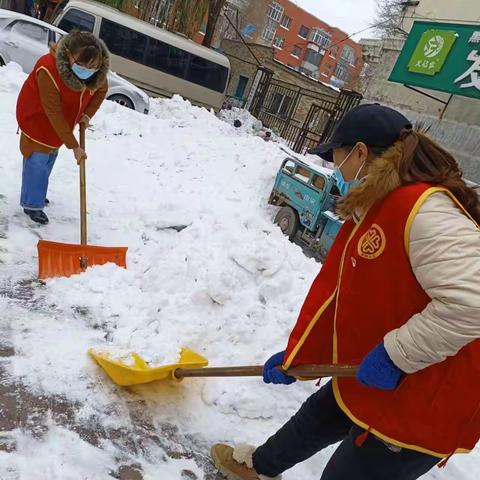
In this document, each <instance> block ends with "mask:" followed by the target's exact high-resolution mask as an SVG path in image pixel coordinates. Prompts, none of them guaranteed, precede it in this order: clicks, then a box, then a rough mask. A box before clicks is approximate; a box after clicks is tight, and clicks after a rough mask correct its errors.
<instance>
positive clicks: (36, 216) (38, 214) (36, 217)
mask: <svg viewBox="0 0 480 480" xmlns="http://www.w3.org/2000/svg"><path fill="white" fill-rule="evenodd" d="M23 211H24V212H25V214H27V215H28V216H29V217H30V218H31V219H32V220H33V221H34V222H36V223H39V224H40V225H46V224H47V223H48V217H47V215H46V214H45V212H43V211H42V210H29V209H28V208H24V209H23Z"/></svg>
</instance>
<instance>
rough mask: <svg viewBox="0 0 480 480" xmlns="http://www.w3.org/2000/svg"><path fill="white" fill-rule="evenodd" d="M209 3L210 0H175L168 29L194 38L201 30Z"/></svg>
mask: <svg viewBox="0 0 480 480" xmlns="http://www.w3.org/2000/svg"><path fill="white" fill-rule="evenodd" d="M209 3H211V1H210V2H209V0H175V1H174V3H173V6H172V8H171V11H170V18H169V21H168V25H167V28H168V29H169V30H171V31H173V32H178V33H183V34H184V35H186V36H187V37H188V38H193V37H194V36H195V34H196V33H197V32H198V31H199V30H200V27H201V25H202V22H203V19H204V18H205V15H206V14H207V10H208V8H209Z"/></svg>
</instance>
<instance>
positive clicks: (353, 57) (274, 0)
mask: <svg viewBox="0 0 480 480" xmlns="http://www.w3.org/2000/svg"><path fill="white" fill-rule="evenodd" d="M225 10H226V13H227V14H228V17H229V18H230V19H231V20H233V21H234V22H235V23H236V24H237V25H236V27H237V30H239V31H240V32H241V33H242V36H243V37H244V39H245V40H246V41H247V42H249V43H258V44H261V45H266V46H273V47H274V49H275V59H276V60H278V61H279V62H282V63H283V64H285V65H287V66H289V67H292V68H294V69H295V70H298V71H300V72H302V73H305V74H307V75H309V76H311V77H313V78H315V79H317V80H320V81H321V82H324V83H328V84H331V85H333V86H335V87H348V88H357V87H358V80H359V78H360V74H361V72H362V69H363V59H362V47H361V46H360V45H359V44H358V43H356V42H354V41H353V40H351V39H347V38H346V37H348V35H347V34H346V33H345V32H343V31H342V30H340V29H339V28H335V27H331V26H330V25H328V23H326V22H324V21H322V20H320V19H319V18H317V17H315V16H314V15H312V14H311V13H309V12H307V11H305V10H303V9H302V8H300V7H299V6H297V5H295V4H294V3H292V2H291V1H289V0H228V1H227V3H226V9H225ZM204 27H205V25H203V26H202V30H203V29H204ZM224 39H231V40H239V38H238V34H237V33H236V32H235V31H234V29H233V28H232V27H231V26H230V25H229V23H228V22H227V21H226V19H225V18H223V17H222V16H221V17H220V19H219V22H218V25H217V30H216V34H215V38H214V42H213V46H214V47H216V48H218V47H219V46H220V44H221V42H222V40H224ZM202 40H203V32H199V34H198V35H197V36H196V37H195V41H197V42H199V43H201V42H202Z"/></svg>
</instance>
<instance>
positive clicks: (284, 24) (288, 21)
mask: <svg viewBox="0 0 480 480" xmlns="http://www.w3.org/2000/svg"><path fill="white" fill-rule="evenodd" d="M292 21H293V20H292V17H289V16H288V15H284V16H283V18H282V21H281V22H280V25H281V26H282V27H283V28H286V29H287V30H290V27H291V26H292Z"/></svg>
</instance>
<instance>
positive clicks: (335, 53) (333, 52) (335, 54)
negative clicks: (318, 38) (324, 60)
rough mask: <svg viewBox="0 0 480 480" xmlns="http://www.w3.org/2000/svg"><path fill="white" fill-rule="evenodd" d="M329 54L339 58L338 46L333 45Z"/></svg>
mask: <svg viewBox="0 0 480 480" xmlns="http://www.w3.org/2000/svg"><path fill="white" fill-rule="evenodd" d="M329 55H330V56H331V57H332V58H337V55H338V48H337V47H333V48H331V49H330V53H329Z"/></svg>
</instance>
